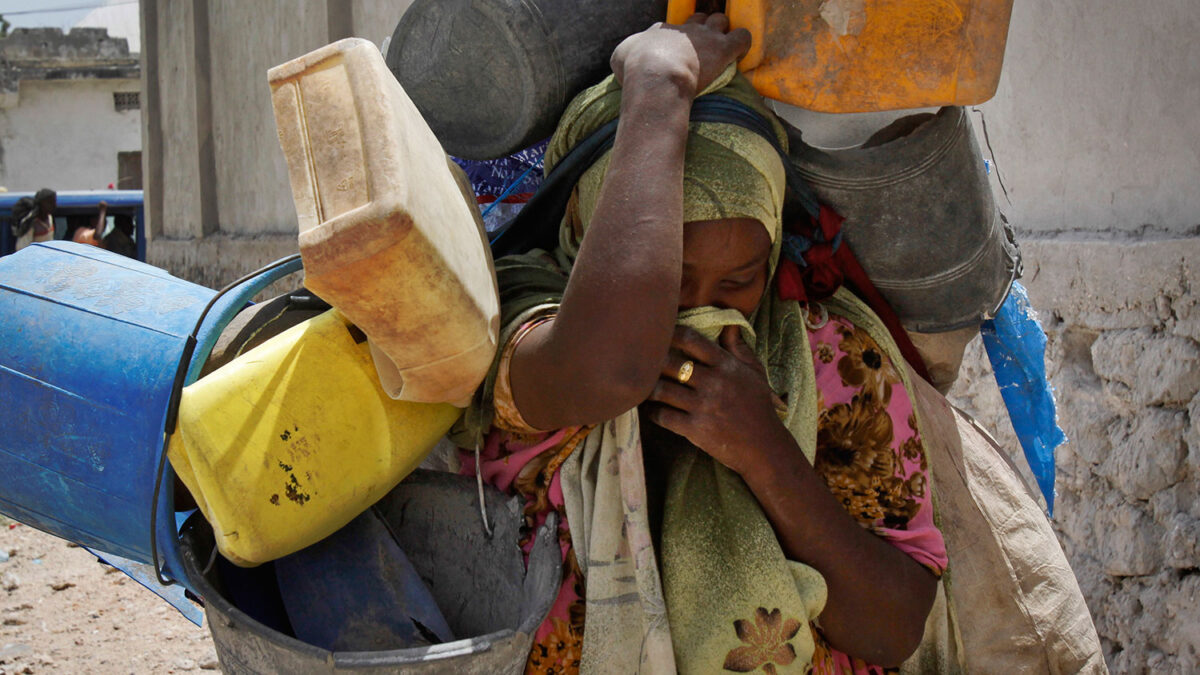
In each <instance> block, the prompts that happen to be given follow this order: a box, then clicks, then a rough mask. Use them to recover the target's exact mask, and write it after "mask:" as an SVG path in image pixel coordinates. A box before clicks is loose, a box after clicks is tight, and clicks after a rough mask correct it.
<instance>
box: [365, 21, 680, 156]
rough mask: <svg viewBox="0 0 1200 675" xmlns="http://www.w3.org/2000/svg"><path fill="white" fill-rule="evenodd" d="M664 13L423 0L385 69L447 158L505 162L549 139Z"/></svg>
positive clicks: (396, 38) (401, 27)
mask: <svg viewBox="0 0 1200 675" xmlns="http://www.w3.org/2000/svg"><path fill="white" fill-rule="evenodd" d="M666 13H667V1H666V0H608V1H607V2H591V1H589V0H416V2H414V3H413V4H412V6H410V7H409V8H408V10H407V11H405V13H404V16H403V17H401V19H400V23H399V24H398V25H397V26H396V30H395V32H394V33H393V34H392V39H391V43H390V45H389V47H388V52H387V64H388V67H389V68H391V70H392V73H393V74H394V75H395V76H396V79H397V80H399V81H400V84H401V85H403V86H404V91H405V92H407V93H408V95H409V97H411V98H412V101H413V103H415V104H416V105H417V108H418V109H419V110H420V111H421V115H422V116H424V117H425V121H426V122H428V123H429V126H430V127H432V128H433V131H434V133H435V134H437V137H438V140H439V141H441V143H442V146H443V147H444V148H446V152H449V153H450V154H452V155H454V156H456V157H465V158H468V159H492V158H495V157H503V156H505V155H509V154H512V153H514V152H516V151H517V150H521V149H522V148H526V147H529V146H530V145H533V144H534V143H536V142H537V141H540V140H542V139H543V138H547V137H549V136H550V134H551V133H553V132H554V125H555V124H556V123H557V122H558V118H559V116H560V115H562V112H563V110H565V109H566V107H567V104H568V103H569V102H570V101H571V98H572V97H573V96H575V94H577V93H578V92H579V91H581V90H582V89H583V88H584V87H586V86H588V85H591V84H594V83H595V82H597V81H599V80H600V78H602V77H604V75H605V74H606V73H607V72H608V61H609V57H611V56H612V52H613V49H615V48H616V46H617V45H618V44H619V43H620V42H621V40H623V39H624V38H625V37H626V36H628V35H631V34H633V33H636V32H638V31H641V30H644V29H646V27H648V26H649V25H650V24H651V23H653V22H655V21H661V20H662V19H663V18H664V17H665V16H666Z"/></svg>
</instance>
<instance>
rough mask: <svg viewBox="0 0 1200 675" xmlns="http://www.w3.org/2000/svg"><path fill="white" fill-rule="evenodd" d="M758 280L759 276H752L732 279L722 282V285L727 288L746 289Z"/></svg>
mask: <svg viewBox="0 0 1200 675" xmlns="http://www.w3.org/2000/svg"><path fill="white" fill-rule="evenodd" d="M757 278H758V275H757V274H750V275H746V276H741V277H730V278H727V279H724V280H722V281H721V285H722V286H724V287H725V288H745V287H746V286H749V285H750V284H752V283H754V280H755V279H757Z"/></svg>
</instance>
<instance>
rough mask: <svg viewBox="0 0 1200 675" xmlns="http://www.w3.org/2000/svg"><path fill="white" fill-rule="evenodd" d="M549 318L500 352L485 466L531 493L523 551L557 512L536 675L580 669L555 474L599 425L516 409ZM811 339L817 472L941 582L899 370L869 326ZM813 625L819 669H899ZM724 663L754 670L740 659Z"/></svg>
mask: <svg viewBox="0 0 1200 675" xmlns="http://www.w3.org/2000/svg"><path fill="white" fill-rule="evenodd" d="M548 318H549V317H542V318H541V319H538V320H534V321H531V322H530V323H529V324H527V325H525V326H523V327H522V329H521V330H520V331H518V333H517V336H516V337H515V338H514V339H513V340H511V341H510V342H509V344H508V345H506V347H505V351H504V353H503V355H502V356H501V364H500V376H499V377H498V378H497V382H496V388H495V408H496V418H495V422H494V426H493V428H492V430H491V432H490V433H489V434H488V436H487V439H486V442H485V444H484V448H483V449H482V452H481V462H480V466H479V471H480V472H481V473H482V476H483V479H484V480H485V481H487V482H488V483H489V484H491V485H493V486H495V487H497V488H498V489H500V490H502V491H504V492H506V493H508V494H519V495H521V496H522V497H524V499H525V504H526V506H525V511H524V513H525V527H524V528H523V532H524V536H523V539H522V541H521V546H522V548H523V549H524V550H525V551H526V553H528V551H529V550H530V548H531V547H532V544H533V542H532V536H533V533H534V532H535V531H536V529H537V527H539V526H540V525H541V524H542V523H543V522H544V521H545V519H546V517H547V515H548V514H549V513H550V512H551V511H552V510H553V511H556V512H557V513H558V515H559V523H560V526H559V544H560V547H561V550H562V553H563V566H564V567H563V573H564V574H563V584H562V586H561V588H560V590H559V594H558V597H557V599H556V601H555V603H554V605H553V607H552V608H551V611H550V614H549V616H548V617H547V619H546V620H545V621H544V622H543V623H542V625H541V627H540V628H539V629H538V631H537V633H536V635H535V636H534V645H533V648H532V650H531V651H530V654H529V660H528V662H527V665H526V672H527V673H537V674H540V673H555V674H558V673H575V672H578V670H579V663H580V657H581V654H582V647H583V625H584V597H585V594H584V579H583V575H582V574H581V573H580V570H579V566H578V564H577V562H576V559H575V555H574V551H573V549H572V546H571V536H570V531H569V529H568V525H567V522H566V513H565V507H564V499H563V491H562V485H561V482H560V478H559V473H558V469H559V467H560V466H561V465H562V463H563V461H565V460H566V458H567V457H568V456H570V454H571V453H572V452H573V451H574V450H575V449H576V448H577V447H578V446H579V444H580V443H581V442H582V441H583V439H584V438H586V436H587V434H588V432H590V431H591V429H592V427H571V428H566V429H559V430H556V431H551V432H540V431H537V430H534V429H532V428H531V427H529V426H528V425H527V424H526V423H525V422H524V421H523V420H522V419H521V416H520V413H519V412H518V411H517V410H516V408H515V406H514V405H513V402H512V392H511V388H510V387H509V384H508V378H507V372H508V363H509V361H510V360H511V356H512V351H513V348H514V347H515V344H516V342H517V341H518V340H519V339H520V336H521V335H522V334H523V333H524V332H526V331H528V330H529V329H530V328H532V327H534V326H536V325H537V324H538V323H540V322H541V321H544V320H546V319H548ZM809 344H810V346H811V348H812V354H813V362H814V365H815V369H816V385H817V391H818V405H819V407H820V412H819V417H818V431H817V451H816V461H815V466H814V468H815V469H816V471H817V473H818V474H819V475H820V476H821V477H822V478H823V479H824V480H825V484H826V485H827V486H828V487H829V490H830V492H832V493H833V495H834V496H835V497H836V498H837V499H838V501H840V502H841V503H842V505H843V507H844V508H845V509H846V511H847V513H849V514H850V515H851V516H853V517H854V519H855V520H857V521H858V523H859V524H860V525H861V526H862V527H864V528H866V529H869V530H871V531H872V532H874V533H875V534H876V535H878V536H880V537H882V538H883V539H884V540H885V541H887V542H888V543H890V544H891V545H893V546H895V547H896V548H898V549H900V550H901V551H903V552H904V553H906V554H907V555H909V556H910V557H912V558H913V559H914V560H916V561H917V562H918V563H920V564H921V565H923V566H925V567H926V568H928V569H929V570H931V571H932V572H933V573H934V574H937V575H940V574H941V573H942V571H943V570H944V569H945V567H946V548H945V544H944V543H943V541H942V537H941V533H939V532H938V530H937V528H936V527H935V526H934V523H933V507H932V502H931V499H930V495H929V490H928V468H927V466H926V462H925V452H924V447H923V446H922V444H921V439H920V436H919V434H918V433H917V430H916V419H915V414H914V412H913V405H912V401H911V400H910V398H909V396H908V393H907V392H906V391H905V389H904V386H903V384H902V383H901V379H900V374H899V372H898V371H897V369H896V366H895V364H893V363H892V362H891V361H890V360H889V359H888V357H887V356H886V355H885V354H884V352H883V350H881V349H880V348H879V347H878V345H876V344H875V342H874V340H872V339H871V337H870V336H868V335H867V333H866V331H863V330H861V329H859V328H857V327H856V326H854V325H853V324H851V323H850V322H849V321H848V320H846V319H843V318H841V317H837V316H830V318H829V320H828V321H827V322H826V323H825V324H824V325H822V326H820V327H818V328H815V329H811V330H810V332H809ZM474 459H475V458H474V455H473V454H471V453H464V454H463V472H464V473H467V474H470V475H474V474H475V472H476V466H475V461H474ZM796 629H797V630H800V629H801V628H800V627H799V626H796ZM811 630H812V631H813V633H814V638H815V640H816V644H817V649H816V652H815V653H814V655H813V672H814V673H817V674H819V675H824V674H827V673H872V674H873V673H885V672H893V671H892V670H891V669H884V668H881V667H879V666H874V665H871V664H868V663H865V662H863V661H862V660H861V659H857V658H854V657H851V656H849V655H847V654H844V653H842V652H839V651H837V650H836V649H834V648H832V647H831V646H830V645H829V644H828V642H827V641H826V640H825V639H824V637H823V636H822V635H821V633H820V630H819V629H818V628H815V627H813V628H811ZM724 665H725V667H726V669H727V670H733V671H736V672H746V671H747V669H745V668H741V667H738V665H739V664H738V663H736V662H730V661H727V662H726V664H724ZM731 666H732V667H731ZM754 669H757V667H756V668H754Z"/></svg>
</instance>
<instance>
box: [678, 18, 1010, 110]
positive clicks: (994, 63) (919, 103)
mask: <svg viewBox="0 0 1200 675" xmlns="http://www.w3.org/2000/svg"><path fill="white" fill-rule="evenodd" d="M695 7H696V2H695V0H671V1H670V4H669V5H668V9H667V20H668V22H670V23H682V22H683V21H684V20H686V19H687V17H688V16H689V15H691V13H692V12H693V11H695ZM725 12H726V14H728V16H729V22H730V24H731V25H732V27H733V28H745V29H747V30H749V31H750V33H751V35H752V37H753V43H752V44H751V46H750V52H749V53H747V54H746V56H745V57H744V58H743V59H742V60H741V62H740V63H738V68H739V69H741V70H742V72H744V73H745V74H746V76H747V77H749V78H750V81H751V82H752V83H754V87H755V89H757V90H758V92H759V93H760V94H762V95H763V96H766V97H768V98H773V99H776V100H779V101H783V102H784V103H790V104H792V105H796V106H800V107H801V108H807V109H808V110H815V111H817V112H828V113H851V112H875V111H880V110H901V109H907V108H929V107H934V106H946V105H973V104H976V103H982V102H984V101H986V100H988V99H989V98H991V97H992V95H993V94H995V93H996V85H997V84H998V83H999V82H1000V68H1001V66H1002V65H1003V63H1004V45H1005V42H1006V41H1007V39H1008V22H1009V17H1010V15H1011V14H1012V0H727V2H726V4H725Z"/></svg>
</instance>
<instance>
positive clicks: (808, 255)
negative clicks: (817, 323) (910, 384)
mask: <svg viewBox="0 0 1200 675" xmlns="http://www.w3.org/2000/svg"><path fill="white" fill-rule="evenodd" d="M845 220H846V219H845V218H843V217H842V216H841V215H839V214H838V213H837V212H836V211H834V210H833V209H831V208H829V207H828V206H825V205H824V204H822V205H821V210H820V212H819V213H818V214H817V218H816V219H815V223H813V222H812V221H810V223H812V224H813V225H815V226H816V229H817V230H819V232H820V234H821V237H820V238H821V239H822V241H819V242H814V243H813V244H812V246H810V247H809V249H808V250H807V251H805V252H804V262H805V267H804V269H803V270H801V268H800V266H799V265H797V264H796V263H795V262H793V261H792V260H789V259H787V258H786V257H784V258H783V259H782V260H781V261H780V264H779V269H778V270H777V271H776V274H775V287H776V292H778V293H779V297H780V298H782V299H784V300H796V301H797V302H802V303H807V302H808V301H809V300H810V299H811V300H821V299H822V298H827V297H829V296H831V295H833V293H834V292H835V291H836V290H837V289H838V288H839V287H841V286H843V285H845V286H848V287H849V288H850V290H851V291H853V292H854V293H855V294H856V295H858V297H860V298H861V299H862V300H863V302H865V303H867V305H868V306H869V307H870V308H871V309H872V310H873V311H874V312H875V314H876V315H877V316H878V317H879V318H880V320H881V321H883V325H885V326H887V329H888V332H889V333H891V334H892V339H893V340H895V341H896V347H898V348H899V349H900V353H901V354H902V355H903V356H904V359H905V360H906V361H908V362H909V363H910V364H911V365H912V367H913V370H916V371H917V374H918V375H920V376H921V377H922V378H924V379H925V380H926V381H929V371H928V369H927V368H926V367H925V360H924V359H922V358H921V354H920V352H918V351H917V348H916V346H915V345H914V344H913V342H912V339H911V338H910V337H909V336H908V332H907V331H905V330H904V326H903V325H901V324H900V317H899V316H898V315H897V314H896V312H895V310H893V309H892V306H891V305H890V304H888V301H887V300H886V299H884V297H883V294H881V293H880V292H879V290H878V289H877V288H875V284H873V283H871V279H870V277H868V276H867V273H866V271H865V270H864V269H863V268H862V265H860V264H859V262H858V258H857V257H855V255H854V251H852V250H850V245H849V244H848V243H846V242H845V241H840V242H839V238H838V235H839V234H840V233H841V229H842V223H843V222H844V221H845ZM789 229H792V230H793V231H795V230H796V229H799V228H798V227H797V226H795V225H793V226H792V227H791V228H789ZM814 234H815V233H814Z"/></svg>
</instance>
